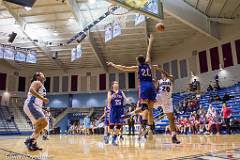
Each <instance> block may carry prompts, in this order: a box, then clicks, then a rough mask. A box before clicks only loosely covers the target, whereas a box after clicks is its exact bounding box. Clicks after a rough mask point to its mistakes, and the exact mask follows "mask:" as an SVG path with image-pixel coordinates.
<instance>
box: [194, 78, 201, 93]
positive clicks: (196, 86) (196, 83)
mask: <svg viewBox="0 0 240 160" xmlns="http://www.w3.org/2000/svg"><path fill="white" fill-rule="evenodd" d="M199 88H200V83H199V81H197V79H194V80H193V82H192V90H193V91H198V90H199Z"/></svg>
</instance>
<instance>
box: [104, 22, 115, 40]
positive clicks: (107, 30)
mask: <svg viewBox="0 0 240 160" xmlns="http://www.w3.org/2000/svg"><path fill="white" fill-rule="evenodd" d="M112 38H113V32H112V24H108V25H106V26H105V43H107V42H109V41H110V40H111V39H112Z"/></svg>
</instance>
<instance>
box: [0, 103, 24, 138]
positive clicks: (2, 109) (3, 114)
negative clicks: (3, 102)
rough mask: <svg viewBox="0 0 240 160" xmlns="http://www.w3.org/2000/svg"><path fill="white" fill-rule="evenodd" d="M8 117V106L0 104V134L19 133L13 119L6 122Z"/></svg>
mask: <svg viewBox="0 0 240 160" xmlns="http://www.w3.org/2000/svg"><path fill="white" fill-rule="evenodd" d="M9 118H10V114H9V111H8V108H7V107H6V106H0V121H1V134H20V132H19V130H18V128H17V126H16V123H15V122H14V121H10V122H8V121H7V120H8V119H9Z"/></svg>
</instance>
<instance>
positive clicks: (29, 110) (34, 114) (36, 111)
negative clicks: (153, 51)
mask: <svg viewBox="0 0 240 160" xmlns="http://www.w3.org/2000/svg"><path fill="white" fill-rule="evenodd" d="M23 110H24V112H25V114H26V115H27V116H28V118H29V119H30V120H31V122H32V124H33V125H34V124H35V123H36V122H37V120H39V119H41V118H44V117H45V115H44V113H43V111H42V108H41V107H39V106H37V105H35V104H34V103H32V102H30V101H29V100H26V101H25V102H24V106H23Z"/></svg>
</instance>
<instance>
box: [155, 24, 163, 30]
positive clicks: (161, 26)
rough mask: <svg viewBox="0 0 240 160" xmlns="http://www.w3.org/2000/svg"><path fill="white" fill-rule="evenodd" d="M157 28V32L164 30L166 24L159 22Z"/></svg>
mask: <svg viewBox="0 0 240 160" xmlns="http://www.w3.org/2000/svg"><path fill="white" fill-rule="evenodd" d="M155 28H156V31H157V32H163V31H164V30H165V26H164V24H163V23H157V24H156V26H155Z"/></svg>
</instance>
